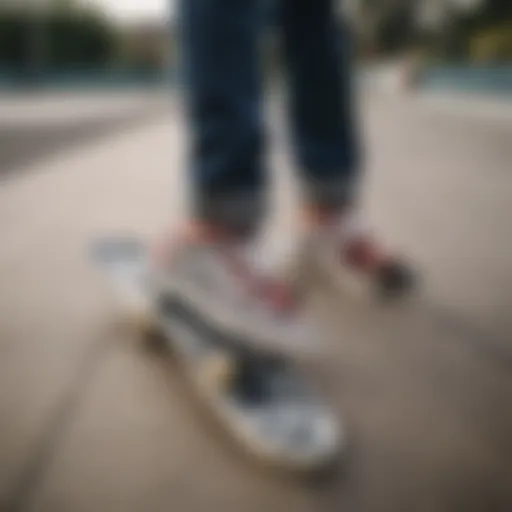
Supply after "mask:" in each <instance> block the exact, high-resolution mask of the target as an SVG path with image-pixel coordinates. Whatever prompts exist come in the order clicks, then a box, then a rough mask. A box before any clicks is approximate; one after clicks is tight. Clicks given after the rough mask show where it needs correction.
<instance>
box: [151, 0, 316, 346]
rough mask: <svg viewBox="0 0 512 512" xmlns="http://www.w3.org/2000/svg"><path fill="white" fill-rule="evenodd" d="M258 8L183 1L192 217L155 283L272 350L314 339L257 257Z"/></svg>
mask: <svg viewBox="0 0 512 512" xmlns="http://www.w3.org/2000/svg"><path fill="white" fill-rule="evenodd" d="M260 7H261V6H260V0H182V5H181V8H182V11H181V14H182V29H183V39H182V41H183V50H184V52H183V54H184V55H183V56H184V61H183V64H184V71H185V87H186V94H187V102H188V119H189V121H190V136H191V139H192V148H191V149H192V151H191V155H190V165H191V169H189V171H190V175H189V176H190V178H191V180H192V189H193V192H194V197H193V211H192V214H191V218H190V219H188V220H187V222H185V224H184V225H183V226H181V228H180V230H179V232H177V233H173V234H172V239H171V240H168V239H167V240H165V239H164V241H163V243H162V244H161V245H159V246H158V248H157V250H156V257H155V265H154V267H155V277H156V279H155V280H154V281H155V282H156V287H157V290H158V293H159V294H161V295H162V296H163V297H165V298H166V299H169V298H170V303H171V304H173V305H175V304H179V308H180V311H181V312H184V311H185V312H186V315H183V316H186V317H187V318H196V319H197V318H198V317H200V319H201V324H202V325H206V326H207V331H208V332H210V333H213V334H214V336H215V337H217V338H218V337H221V338H225V337H226V336H228V337H230V338H234V339H237V340H238V339H240V340H244V341H246V342H251V341H252V343H259V345H260V346H265V345H266V346H267V347H269V346H271V345H277V346H282V345H285V344H290V343H294V344H297V343H298V342H299V340H300V339H301V337H302V338H303V337H304V336H307V331H306V329H304V328H303V327H304V322H303V320H304V317H303V316H301V315H299V308H298V307H297V306H298V301H296V300H295V296H294V295H293V293H292V291H291V290H290V289H289V287H288V286H287V285H286V284H285V283H283V282H282V281H280V280H278V278H276V277H274V276H266V275H264V273H263V271H262V269H261V268H260V267H259V266H258V265H257V262H256V261H255V259H254V258H253V257H252V256H253V254H252V253H253V250H254V248H253V247H252V246H251V238H252V236H251V235H252V234H254V229H255V227H256V225H257V224H258V222H259V220H260V217H261V215H262V213H263V211H262V210H263V208H264V206H265V201H264V199H263V194H264V193H265V190H264V185H265V176H264V173H263V169H262V127H261V124H262V123H261V119H260V116H261V113H262V110H261V109H260V94H259V80H260V74H259V73H260V70H259V65H260V59H259V54H258V29H259V28H260V27H259V25H260V22H261V21H262V19H261V14H262V12H261V10H260ZM173 307H175V306H173ZM284 317H286V321H283V318H284ZM194 326H195V324H194V325H193V327H194ZM201 332H202V334H201V335H203V333H204V330H203V331H201Z"/></svg>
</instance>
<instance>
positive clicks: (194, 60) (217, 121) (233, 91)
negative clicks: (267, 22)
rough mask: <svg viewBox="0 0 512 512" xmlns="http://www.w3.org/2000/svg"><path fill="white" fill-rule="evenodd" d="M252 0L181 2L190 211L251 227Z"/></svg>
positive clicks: (256, 107)
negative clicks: (188, 142)
mask: <svg viewBox="0 0 512 512" xmlns="http://www.w3.org/2000/svg"><path fill="white" fill-rule="evenodd" d="M258 15H259V2H258V0H244V1H240V0H182V2H181V16H182V31H183V48H184V52H183V61H184V72H185V73H184V74H185V85H186V88H187V93H188V94H187V98H188V118H189V121H190V125H191V138H192V148H191V169H190V178H191V180H192V181H193V190H194V198H193V204H194V215H195V217H196V218H197V219H208V220H209V221H212V222H218V223H222V224H225V223H230V224H231V223H233V222H234V221H235V220H236V221H237V223H238V224H244V225H248V224H254V223H255V222H256V221H257V220H258V217H259V215H260V213H261V209H262V206H263V205H262V200H263V199H262V192H263V185H264V183H263V181H264V174H263V172H262V165H263V164H262V145H263V144H262V120H261V109H260V75H259V56H258V31H259V28H260V27H259V17H258Z"/></svg>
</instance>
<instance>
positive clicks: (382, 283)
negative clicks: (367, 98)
mask: <svg viewBox="0 0 512 512" xmlns="http://www.w3.org/2000/svg"><path fill="white" fill-rule="evenodd" d="M334 6H335V2H334V0H282V12H281V16H282V17H281V23H282V26H283V31H284V43H285V44H284V47H285V55H286V60H287V64H288V69H289V83H290V103H291V104H290V111H291V118H292V128H293V132H294V138H295V146H296V154H297V156H298V161H299V165H300V169H301V177H302V179H303V182H304V189H305V196H306V197H305V208H304V210H305V221H306V228H308V230H311V231H312V232H313V234H314V235H317V234H318V235H320V240H317V239H316V238H315V240H314V243H312V244H311V247H315V251H316V253H317V256H321V259H323V261H322V265H323V266H324V267H327V268H329V269H330V270H331V271H332V272H335V271H337V270H341V271H343V274H344V277H345V278H346V277H349V276H350V277H357V278H359V277H362V278H363V279H362V281H367V282H369V283H370V285H371V286H372V287H373V286H376V287H377V290H378V291H379V292H383V293H395V292H401V291H404V290H406V289H407V288H408V287H409V284H410V282H411V276H410V275H409V272H408V269H407V268H406V266H405V265H404V264H403V263H402V262H401V261H399V260H398V259H396V258H395V257H394V256H391V255H389V254H385V253H384V251H383V250H382V248H381V247H380V246H378V245H377V244H376V243H375V242H374V240H373V238H370V237H369V236H368V234H367V233H366V232H364V231H362V230H361V226H360V222H358V223H357V224H356V223H354V222H352V220H353V215H352V214H353V210H354V206H357V204H355V203H357V199H358V198H357V197H356V194H358V191H357V190H356V189H357V188H358V187H359V186H360V178H361V176H360V168H361V161H360V160H361V158H360V154H361V151H360V141H359V134H358V127H357V123H356V112H355V105H354V103H355V101H354V95H353V91H352V79H353V74H352V71H351V69H350V61H351V59H350V53H351V44H350V37H349V32H348V29H347V28H345V29H343V25H342V24H338V23H337V19H336V16H335V12H334V11H335V8H334ZM324 235H326V236H324ZM346 270H348V271H349V272H345V271H346ZM338 273H339V272H338ZM368 278H370V279H368ZM345 280H346V279H345Z"/></svg>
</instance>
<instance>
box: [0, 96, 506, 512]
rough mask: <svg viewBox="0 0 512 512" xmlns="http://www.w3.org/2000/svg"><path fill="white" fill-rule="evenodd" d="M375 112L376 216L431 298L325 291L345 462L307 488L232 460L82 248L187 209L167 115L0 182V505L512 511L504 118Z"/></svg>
mask: <svg viewBox="0 0 512 512" xmlns="http://www.w3.org/2000/svg"><path fill="white" fill-rule="evenodd" d="M364 102H365V103H364V114H365V118H364V121H365V123H364V127H365V131H366V135H367V137H368V155H367V156H368V175H367V176H366V187H365V194H364V201H365V207H366V208H365V210H366V212H367V213H368V216H369V217H370V219H371V220H372V222H373V223H374V225H375V226H376V227H377V228H378V230H379V232H382V235H383V236H385V238H386V239H388V240H389V242H390V243H392V244H394V245H396V246H398V248H400V249H403V250H404V252H406V253H407V254H408V255H409V256H410V257H411V259H412V260H413V261H415V262H416V264H417V266H418V267H419V268H420V269H421V271H422V279H423V290H422V292H421V294H420V295H419V296H418V297H415V298H414V299H413V300H411V301H409V302H407V303H403V304H394V305H388V306H385V307H383V306H379V305H376V304H374V303H371V302H358V301H356V300H354V299H352V298H351V297H350V296H349V295H348V294H343V293H340V292H339V291H336V290H335V289H334V288H333V287H332V286H329V284H328V283H322V285H321V286H320V289H319V292H318V296H317V302H316V303H315V304H316V305H317V306H319V311H320V314H321V315H322V318H323V319H325V326H326V329H327V330H328V331H329V333H330V335H331V338H332V343H331V346H330V347H329V353H328V355H327V356H326V357H325V358H324V359H323V360H319V361H315V365H314V366H315V367H312V368H311V369H310V371H311V378H312V379H316V380H317V381H318V384H319V385H320V386H321V387H322V389H323V390H324V391H325V394H326V396H327V397H329V399H330V400H331V401H332V403H333V407H334V408H335V410H336V412H337V413H339V415H340V417H342V418H344V419H345V421H346V423H347V427H348V432H349V440H350V450H349V452H348V453H347V458H346V460H345V463H344V465H343V467H342V470H340V471H339V472H338V474H336V475H334V476H333V478H332V479H331V481H330V482H329V483H328V484H326V485H323V486H321V487H311V486H305V485H303V484H302V483H300V482H296V481H295V480H293V479H285V478H281V477H278V476H276V475H274V474H272V473H267V472H264V471H260V470H258V469H257V467H255V466H253V465H251V464H250V463H249V462H248V461H247V460H245V459H244V458H243V457H241V456H239V454H238V452H237V450H235V449H231V445H230V444H229V443H228V442H226V440H224V439H223V438H222V436H220V435H218V433H217V430H216V429H214V428H213V427H211V426H210V424H209V422H208V421H206V419H205V417H204V415H203V414H202V412H201V411H200V410H199V409H198V408H197V407H195V405H194V401H193V397H191V396H190V394H189V393H187V390H186V387H185V386H184V385H183V383H182V380H181V379H180V377H179V374H178V373H176V372H175V371H173V370H174V368H175V367H174V366H173V363H172V361H169V360H168V358H167V357H165V355H164V354H160V353H159V352H158V351H155V350H154V349H152V348H151V347H150V346H149V345H148V344H145V343H144V342H143V340H141V338H140V337H139V336H138V335H137V334H136V333H134V332H133V331H131V330H130V329H128V328H126V327H125V326H124V325H123V324H122V323H121V322H120V321H119V315H118V313H119V312H118V310H117V309H116V305H115V303H114V302H113V301H112V298H111V297H110V296H109V295H108V293H107V292H106V290H105V287H104V286H103V283H102V281H101V279H99V278H98V276H97V275H96V274H95V273H94V271H93V269H92V268H91V266H90V264H89V261H88V260H87V258H86V253H87V250H86V249H87V246H88V243H89V241H90V240H91V238H92V237H94V236H97V235H98V234H103V233H109V232H123V231H129V232H135V233H140V234H141V235H145V236H152V235H154V234H156V233H158V232H159V231H160V230H161V228H162V227H163V226H168V225H169V220H170V221H171V225H172V224H173V223H174V222H177V221H178V220H179V218H180V217H182V216H183V215H184V211H185V206H186V198H187V190H186V187H185V184H184V179H183V178H184V177H183V174H182V173H181V171H180V169H181V168H182V166H183V159H184V156H185V154H184V149H185V141H184V134H183V133H182V129H181V124H180V121H179V117H178V115H177V111H178V109H177V108H176V107H175V106H173V105H172V104H170V105H169V104H166V106H165V112H166V114H165V116H163V117H162V116H160V117H158V118H154V119H146V120H145V121H144V123H142V122H141V123H140V124H139V125H137V126H132V127H131V128H130V130H125V131H122V132H115V133H110V134H108V136H107V135H105V136H103V137H101V138H98V139H96V140H95V142H94V144H88V145H87V147H86V148H85V147H74V148H71V149H70V150H69V151H65V152H59V153H58V154H54V155H51V156H47V157H45V158H44V160H37V159H35V160H31V161H30V162H26V163H24V164H23V166H22V168H20V172H19V174H17V175H14V176H13V175H11V176H10V179H9V180H4V181H2V182H0V223H1V226H0V229H1V233H2V242H1V243H0V349H1V351H2V354H1V357H0V421H1V428H0V510H8V511H21V510H23V511H25V510H34V511H35V510H37V511H45V512H46V511H48V512H60V511H63V512H67V511H70V510H72V511H74V512H82V511H84V512H88V511H109V512H116V511H120V512H129V511H134V512H139V511H142V510H143V511H145V512H152V511H162V510H175V511H185V510H187V511H191V512H196V511H203V510H215V509H218V510H224V511H226V512H235V511H237V512H238V511H241V510H243V511H244V512H250V511H255V512H256V511H258V512H259V511H261V510H267V511H269V512H271V511H272V512H274V511H275V512H282V511H284V510H288V509H289V510H294V511H322V512H323V511H326V512H339V511H347V512H374V511H375V512H387V511H390V512H391V511H392V512H401V511H412V510H414V511H425V512H459V511H464V512H488V511H498V512H508V511H510V510H512V463H511V460H512V408H511V404H512V319H511V316H510V304H512V281H511V279H512V272H511V262H512V245H511V243H510V237H509V236H508V235H509V233H510V227H509V223H510V221H509V219H510V218H511V214H512V205H511V203H510V194H511V192H512V181H511V175H510V172H509V171H510V161H511V157H512V149H511V145H510V141H511V140H512V127H511V124H510V123H507V122H504V121H503V116H501V117H500V118H499V119H497V120H494V119H493V118H492V116H485V117H482V118H481V117H479V115H473V114H472V113H471V112H469V111H468V112H466V111H458V110H450V109H447V108H442V109H432V108H431V106H430V104H428V105H427V106H425V104H423V103H422V102H421V101H420V100H412V99H408V100H404V99H400V98H398V97H387V98H384V97H374V96H371V97H368V98H365V99H364ZM276 114H277V112H276ZM276 129H277V130H279V129H280V128H279V125H278V124H276ZM272 139H273V140H277V139H278V137H273V138H272ZM273 162H274V164H275V165H274V167H275V169H276V173H275V187H274V189H273V190H274V192H275V196H276V198H278V199H279V200H280V206H279V208H277V210H276V211H275V212H273V215H274V217H273V221H272V222H271V226H272V229H271V231H270V233H269V242H268V243H269V245H270V247H271V249H272V250H274V249H275V250H276V251H278V250H279V249H280V245H281V244H285V242H287V240H288V236H289V235H290V233H293V232H294V218H295V217H294V214H293V213H294V210H293V207H294V203H295V196H294V193H293V192H294V182H293V180H292V179H291V177H290V172H289V171H290V169H289V167H290V164H289V159H288V155H287V154H286V151H285V150H284V149H283V148H282V147H281V146H280V144H279V143H276V147H274V148H273Z"/></svg>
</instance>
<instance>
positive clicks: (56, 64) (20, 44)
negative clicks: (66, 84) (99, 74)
mask: <svg viewBox="0 0 512 512" xmlns="http://www.w3.org/2000/svg"><path fill="white" fill-rule="evenodd" d="M54 2H56V5H54V8H53V9H52V10H51V11H49V12H45V13H42V14H41V15H40V16H38V17H36V16H34V14H33V13H30V12H27V11H26V10H19V9H18V10H6V9H0V66H4V67H9V68H13V69H24V68H26V67H27V66H28V64H29V62H30V59H31V58H32V53H33V52H34V45H35V44H38V45H39V46H41V52H42V53H44V59H45V65H46V66H47V67H48V68H50V69H52V68H53V69H75V68H81V67H98V66H103V65H106V64H108V63H109V61H110V59H111V57H112V55H113V52H114V51H115V46H116V34H115V33H114V31H113V30H112V28H111V27H110V26H109V25H108V24H107V23H106V22H105V21H104V20H103V19H102V17H101V16H99V15H97V14H96V13H94V12H92V11H80V10H76V9H74V8H72V7H73V6H72V3H70V2H69V1H68V0H54ZM35 37H37V40H36V39H35ZM35 41H37V42H35Z"/></svg>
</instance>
